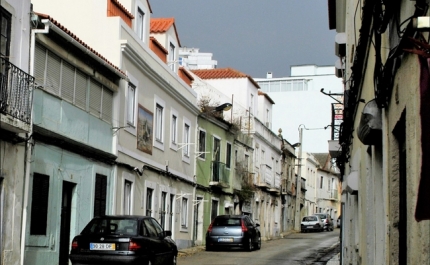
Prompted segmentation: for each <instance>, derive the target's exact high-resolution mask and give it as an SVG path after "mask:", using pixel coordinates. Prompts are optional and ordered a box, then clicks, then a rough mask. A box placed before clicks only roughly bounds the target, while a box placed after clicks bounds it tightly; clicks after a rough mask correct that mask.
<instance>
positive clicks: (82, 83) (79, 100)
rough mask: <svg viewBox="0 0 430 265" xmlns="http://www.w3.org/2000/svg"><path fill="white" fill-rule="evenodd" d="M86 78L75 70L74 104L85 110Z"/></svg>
mask: <svg viewBox="0 0 430 265" xmlns="http://www.w3.org/2000/svg"><path fill="white" fill-rule="evenodd" d="M87 86H88V85H87V77H86V75H85V74H84V73H82V72H81V71H78V70H76V92H75V104H76V105H77V106H78V107H80V108H82V109H84V110H86V105H87Z"/></svg>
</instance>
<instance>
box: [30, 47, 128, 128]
mask: <svg viewBox="0 0 430 265" xmlns="http://www.w3.org/2000/svg"><path fill="white" fill-rule="evenodd" d="M34 64H35V67H34V77H35V80H36V83H37V85H38V86H40V87H41V89H43V90H45V91H46V92H49V93H51V94H54V95H56V96H58V97H61V98H62V99H63V100H65V101H67V102H69V103H70V104H72V105H75V106H77V107H79V108H81V109H83V110H85V111H87V112H89V113H91V114H92V115H94V116H96V117H97V118H99V119H102V120H104V121H106V122H108V123H112V118H113V92H112V91H111V90H110V89H108V88H106V87H105V86H103V85H102V84H100V83H99V82H97V81H96V80H95V79H93V78H92V77H91V76H89V75H87V74H85V73H84V72H82V71H80V70H79V69H77V68H76V67H74V66H73V65H72V64H70V63H68V62H67V61H65V60H63V59H61V58H60V57H59V56H57V55H55V54H54V53H52V52H51V51H49V50H47V49H46V48H45V47H43V46H42V45H40V44H36V48H35V62H34ZM45 73H46V75H45ZM127 111H128V110H127Z"/></svg>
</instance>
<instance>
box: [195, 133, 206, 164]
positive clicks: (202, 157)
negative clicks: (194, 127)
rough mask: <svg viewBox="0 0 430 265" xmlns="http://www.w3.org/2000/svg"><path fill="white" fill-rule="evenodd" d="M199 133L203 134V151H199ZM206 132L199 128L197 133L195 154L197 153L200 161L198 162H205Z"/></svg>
mask: <svg viewBox="0 0 430 265" xmlns="http://www.w3.org/2000/svg"><path fill="white" fill-rule="evenodd" d="M200 132H203V133H204V134H205V142H204V143H203V144H204V146H203V150H201V149H200V141H201V139H200ZM207 135H208V134H207V132H206V130H205V129H203V128H199V131H198V137H199V139H198V142H197V147H196V149H197V152H198V158H199V159H200V160H203V161H204V160H206V153H207V151H206V142H207Z"/></svg>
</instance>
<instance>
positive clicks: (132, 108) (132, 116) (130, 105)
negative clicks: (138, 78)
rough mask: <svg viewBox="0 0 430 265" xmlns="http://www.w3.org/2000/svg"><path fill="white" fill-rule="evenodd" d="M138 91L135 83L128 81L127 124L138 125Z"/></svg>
mask: <svg viewBox="0 0 430 265" xmlns="http://www.w3.org/2000/svg"><path fill="white" fill-rule="evenodd" d="M136 91H137V88H136V86H135V85H134V84H133V83H128V87H127V124H128V125H130V126H132V127H136V94H137V93H136Z"/></svg>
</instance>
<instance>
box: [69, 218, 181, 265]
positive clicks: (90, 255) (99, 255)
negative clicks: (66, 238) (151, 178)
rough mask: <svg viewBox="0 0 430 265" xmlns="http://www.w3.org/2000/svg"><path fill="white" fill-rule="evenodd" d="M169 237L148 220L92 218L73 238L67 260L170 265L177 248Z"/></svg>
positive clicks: (93, 263)
mask: <svg viewBox="0 0 430 265" xmlns="http://www.w3.org/2000/svg"><path fill="white" fill-rule="evenodd" d="M171 235H172V232H171V231H164V230H163V229H162V228H161V226H160V224H158V222H157V221H156V220H155V219H154V218H152V217H146V216H130V215H122V216H119V215H118V216H103V217H95V218H93V219H92V220H91V221H90V222H89V223H88V225H87V226H86V227H85V228H84V230H82V232H81V234H80V235H77V236H76V237H75V238H74V239H73V241H72V249H71V251H70V256H69V258H70V260H71V261H72V264H73V265H84V264H91V265H96V264H100V265H102V264H103V265H108V264H118V265H119V264H141V265H142V264H145V265H151V264H169V265H170V264H172V265H174V264H176V257H177V255H178V248H177V246H176V244H175V242H174V241H173V240H172V239H171V238H170V236H171Z"/></svg>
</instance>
